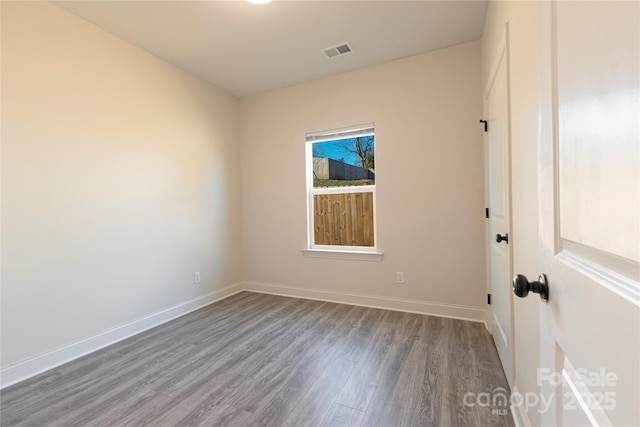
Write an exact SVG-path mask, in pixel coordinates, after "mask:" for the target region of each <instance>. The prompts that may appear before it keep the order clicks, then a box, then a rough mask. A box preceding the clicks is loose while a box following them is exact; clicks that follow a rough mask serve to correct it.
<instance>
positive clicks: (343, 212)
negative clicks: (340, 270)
mask: <svg viewBox="0 0 640 427" xmlns="http://www.w3.org/2000/svg"><path fill="white" fill-rule="evenodd" d="M313 221H314V230H313V231H314V242H315V244H316V245H337V246H373V244H374V230H373V193H371V192H366V193H339V194H317V195H315V196H313Z"/></svg>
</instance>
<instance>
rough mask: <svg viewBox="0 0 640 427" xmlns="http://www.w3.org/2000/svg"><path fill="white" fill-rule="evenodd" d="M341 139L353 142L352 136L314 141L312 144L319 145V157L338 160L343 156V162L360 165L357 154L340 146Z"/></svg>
mask: <svg viewBox="0 0 640 427" xmlns="http://www.w3.org/2000/svg"><path fill="white" fill-rule="evenodd" d="M343 141H349V142H351V143H353V141H354V138H349V139H340V140H337V141H327V142H316V143H314V144H313V145H314V146H319V147H320V150H321V153H322V156H321V157H328V158H330V159H334V160H340V159H341V158H344V162H345V163H348V164H351V165H356V166H360V159H359V158H358V156H356V155H355V154H354V153H351V152H349V151H346V150H345V149H343V148H342V147H341V144H342V142H343Z"/></svg>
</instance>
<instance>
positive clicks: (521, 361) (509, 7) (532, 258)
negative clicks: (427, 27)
mask: <svg viewBox="0 0 640 427" xmlns="http://www.w3.org/2000/svg"><path fill="white" fill-rule="evenodd" d="M507 22H508V23H509V35H510V38H509V52H510V60H509V68H510V79H511V81H510V90H511V161H512V173H511V190H512V200H511V202H512V207H513V211H512V213H513V214H512V229H513V239H512V240H510V242H509V243H510V244H513V268H514V274H517V273H519V274H525V275H526V276H527V277H529V278H530V279H531V278H536V277H538V275H539V274H540V273H542V272H541V271H538V268H539V267H538V266H539V263H538V178H537V159H538V151H537V150H538V146H537V140H536V135H537V133H538V131H537V125H538V118H537V92H536V87H537V85H536V81H537V77H536V5H535V2H532V1H504V2H500V1H498V2H490V3H489V8H488V10H487V17H486V21H485V29H484V34H483V40H482V76H483V85H484V86H485V87H486V84H487V81H488V78H489V73H490V70H491V66H492V65H493V62H494V57H495V55H496V54H497V52H498V47H499V44H500V40H501V38H502V37H503V36H504V31H505V25H506V23H507ZM513 304H514V305H513V307H514V329H515V364H516V373H515V385H516V387H517V388H518V391H519V392H520V393H522V394H525V393H529V392H533V393H538V386H537V376H536V367H538V366H540V363H539V334H540V332H539V309H540V300H539V298H531V297H529V298H524V299H521V298H516V297H514V301H513ZM527 416H528V417H529V420H530V421H531V423H532V425H538V424H539V414H538V413H537V411H536V410H531V411H529V413H528V414H527Z"/></svg>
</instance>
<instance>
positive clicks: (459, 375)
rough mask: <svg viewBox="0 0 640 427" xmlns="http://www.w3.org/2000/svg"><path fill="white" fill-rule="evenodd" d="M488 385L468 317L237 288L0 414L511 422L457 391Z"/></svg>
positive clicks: (108, 422) (23, 422)
mask: <svg viewBox="0 0 640 427" xmlns="http://www.w3.org/2000/svg"><path fill="white" fill-rule="evenodd" d="M500 387H501V388H502V389H499V388H500ZM496 390H498V393H505V394H506V395H507V396H508V392H509V388H508V385H507V382H506V379H505V376H504V372H503V370H502V367H501V365H500V362H499V360H498V354H497V352H496V349H495V347H494V345H493V342H492V339H491V336H490V335H489V333H488V332H487V331H486V329H485V327H484V325H482V324H480V323H473V322H466V321H462V320H454V319H445V318H439V317H433V316H425V315H419V314H411V313H404V312H397V311H388V310H380V309H373V308H367V307H358V306H350V305H343V304H335V303H328V302H322V301H311V300H303V299H296V298H287V297H281V296H273V295H265V294H258V293H251V292H241V293H239V294H236V295H233V296H231V297H229V298H227V299H224V300H222V301H219V302H216V303H214V304H211V305H209V306H207V307H205V308H202V309H200V310H197V311H194V312H193V313H190V314H188V315H186V316H183V317H180V318H178V319H176V320H173V321H171V322H168V323H166V324H164V325H161V326H158V327H156V328H154V329H151V330H149V331H147V332H144V333H142V334H139V335H136V336H134V337H132V338H129V339H127V340H125V341H121V342H119V343H116V344H114V345H112V346H109V347H107V348H105V349H102V350H100V351H97V352H95V353H92V354H90V355H88V356H85V357H82V358H80V359H77V360H75V361H73V362H70V363H68V364H66V365H63V366H60V367H58V368H55V369H52V370H50V371H48V372H45V373H43V374H41V375H38V376H37V377H34V378H31V379H29V380H26V381H23V382H22V383H19V384H16V385H14V386H11V387H8V388H6V389H4V390H2V392H1V393H0V405H1V413H0V415H1V418H0V422H1V425H2V426H14V425H20V426H40V425H44V426H65V427H67V426H142V425H147V426H187V425H188V426H199V425H202V426H214V425H229V426H233V425H237V426H267V425H268V426H491V425H500V426H502V425H505V426H510V425H513V420H512V417H511V414H510V413H509V410H508V408H506V407H491V406H486V405H482V406H480V405H478V404H477V402H478V400H477V399H476V398H475V395H474V394H467V393H475V394H478V393H489V394H490V395H491V396H493V395H494V393H495V391H496ZM465 402H466V403H467V404H465Z"/></svg>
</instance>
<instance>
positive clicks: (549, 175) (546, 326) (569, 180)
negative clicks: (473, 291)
mask: <svg viewBox="0 0 640 427" xmlns="http://www.w3.org/2000/svg"><path fill="white" fill-rule="evenodd" d="M639 5H640V4H639V3H638V2H636V1H633V2H613V1H597V2H589V1H587V2H567V1H560V2H557V3H555V2H554V3H548V2H539V3H538V6H537V7H538V24H539V25H538V46H539V57H538V59H539V62H538V64H539V70H538V71H539V75H540V80H539V107H540V108H539V113H540V139H539V158H538V167H539V179H540V181H539V185H540V199H539V206H540V220H541V227H540V239H541V251H540V258H541V264H542V265H541V273H546V275H547V277H548V280H549V288H550V296H549V301H548V303H546V304H545V303H541V328H540V333H541V337H540V339H541V342H540V349H541V355H540V356H541V366H540V369H539V370H538V380H539V383H540V385H541V393H542V396H541V397H542V398H544V399H550V401H551V405H550V407H549V408H548V409H547V410H544V409H545V408H540V409H543V411H542V414H541V416H542V418H541V419H542V423H543V425H562V426H570V425H580V426H585V425H586V426H588V425H615V426H638V425H640V410H639V408H640V346H639V342H640V309H639V307H640V283H639V282H640V268H639V265H640V217H639V211H640V201H639V198H640V173H639V169H640V157H639V156H640V141H639V138H640V134H639V126H638V122H639V119H640V96H639V90H640V87H639V84H638V80H639V78H640V74H639V71H640V69H639V64H640V44H639V41H640V34H639V16H640V7H639ZM535 279H536V278H531V277H530V278H529V280H535ZM532 297H534V298H537V296H536V295H530V296H529V298H532ZM530 410H531V409H530Z"/></svg>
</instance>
